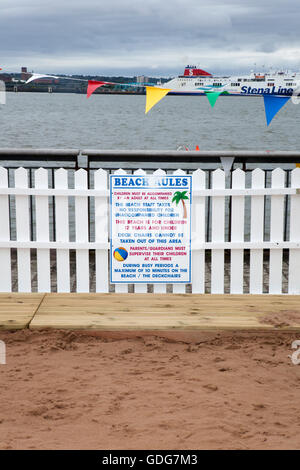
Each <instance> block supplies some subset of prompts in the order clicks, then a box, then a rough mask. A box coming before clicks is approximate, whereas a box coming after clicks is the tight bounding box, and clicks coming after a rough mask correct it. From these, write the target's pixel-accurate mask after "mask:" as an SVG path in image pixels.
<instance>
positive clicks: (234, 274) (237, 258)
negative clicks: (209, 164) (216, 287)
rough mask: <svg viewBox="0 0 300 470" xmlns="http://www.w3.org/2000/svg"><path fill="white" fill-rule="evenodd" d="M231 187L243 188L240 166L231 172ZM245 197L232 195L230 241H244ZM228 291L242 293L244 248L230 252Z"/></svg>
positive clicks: (243, 173) (243, 179)
mask: <svg viewBox="0 0 300 470" xmlns="http://www.w3.org/2000/svg"><path fill="white" fill-rule="evenodd" d="M232 188H234V189H244V188H245V172H244V171H242V170H241V169H240V168H238V169H237V170H235V171H234V172H233V173H232ZM244 219H245V198H244V196H233V197H232V207H231V242H244ZM230 256H231V258H230V293H231V294H242V293H243V289H244V283H243V281H244V250H242V249H241V250H232V251H231V254H230Z"/></svg>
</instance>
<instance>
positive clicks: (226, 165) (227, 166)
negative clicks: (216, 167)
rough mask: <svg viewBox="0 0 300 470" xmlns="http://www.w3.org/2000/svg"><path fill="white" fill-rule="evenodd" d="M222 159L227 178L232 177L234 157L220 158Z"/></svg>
mask: <svg viewBox="0 0 300 470" xmlns="http://www.w3.org/2000/svg"><path fill="white" fill-rule="evenodd" d="M220 159H221V163H222V166H223V170H224V172H225V175H226V176H227V175H230V170H231V168H232V165H233V162H234V157H220Z"/></svg>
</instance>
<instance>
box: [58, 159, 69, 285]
mask: <svg viewBox="0 0 300 470" xmlns="http://www.w3.org/2000/svg"><path fill="white" fill-rule="evenodd" d="M54 186H55V189H68V172H67V170H64V169H63V168H60V169H59V170H56V171H55V175H54ZM55 221H56V224H55V233H56V241H58V242H64V243H68V242H69V201H68V196H56V197H55ZM56 273H57V292H70V251H69V249H67V248H66V249H64V248H63V249H58V250H56Z"/></svg>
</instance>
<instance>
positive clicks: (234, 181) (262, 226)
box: [0, 155, 300, 294]
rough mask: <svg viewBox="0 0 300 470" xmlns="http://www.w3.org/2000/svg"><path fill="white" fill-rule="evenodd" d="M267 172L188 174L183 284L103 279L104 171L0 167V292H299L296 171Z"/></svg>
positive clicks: (105, 239) (106, 276)
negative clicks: (187, 258) (187, 281)
mask: <svg viewBox="0 0 300 470" xmlns="http://www.w3.org/2000/svg"><path fill="white" fill-rule="evenodd" d="M299 161H300V155H299ZM127 171H128V170H127ZM143 171H144V170H137V171H136V172H135V173H138V174H141V173H142V172H143ZM118 173H120V174H125V173H126V171H124V170H118ZM164 173H165V171H164V170H156V171H155V172H154V174H164ZM176 173H177V174H184V171H182V170H177V172H176ZM269 173H270V176H271V177H270V181H267V179H266V171H264V170H262V169H255V170H253V171H251V172H250V173H248V180H247V178H246V176H247V174H246V172H244V171H243V170H242V169H240V168H238V169H236V170H234V171H233V172H232V175H231V178H230V180H228V179H227V180H226V175H225V173H224V171H223V170H221V169H216V170H214V171H212V172H211V181H208V178H207V175H206V173H205V171H203V170H201V169H197V170H195V171H193V172H190V174H192V179H193V185H192V187H193V194H192V283H191V285H188V286H185V285H180V284H178V285H175V284H174V285H171V284H170V285H166V284H154V285H147V284H145V285H143V284H141V285H127V284H124V285H120V284H116V285H110V283H109V269H110V267H109V229H108V226H109V224H108V217H109V210H110V208H109V200H108V194H109V193H108V180H109V178H108V175H109V171H108V170H106V169H97V170H94V172H93V178H92V179H89V173H88V171H87V170H85V169H79V170H76V171H74V170H73V172H72V174H70V171H69V170H66V169H63V168H60V169H57V170H56V171H54V172H53V178H52V177H51V176H52V175H51V174H49V171H48V170H47V169H45V168H40V169H37V170H27V169H25V168H18V169H15V170H10V171H9V172H8V170H7V169H6V168H3V167H1V168H0V263H1V271H0V291H2V292H10V291H20V292H31V291H38V292H50V291H57V292H70V291H71V292H72V291H76V292H90V291H96V292H109V291H113V290H115V291H116V292H133V291H134V292H152V291H154V292H167V291H168V292H169V291H170V290H172V291H173V292H176V293H183V292H186V291H188V292H194V293H204V292H211V293H224V292H231V293H234V294H241V293H252V294H261V293H264V292H269V293H272V294H281V293H289V294H299V293H300V276H299V273H300V217H299V213H300V194H299V188H300V168H296V169H294V170H292V171H290V172H289V175H290V178H287V174H288V172H287V171H285V170H283V169H279V168H277V169H275V170H273V171H272V172H269ZM226 183H227V184H230V187H226Z"/></svg>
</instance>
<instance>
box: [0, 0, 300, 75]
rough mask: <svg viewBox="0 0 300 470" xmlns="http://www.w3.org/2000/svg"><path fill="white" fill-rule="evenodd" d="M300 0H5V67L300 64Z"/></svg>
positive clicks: (239, 68)
mask: <svg viewBox="0 0 300 470" xmlns="http://www.w3.org/2000/svg"><path fill="white" fill-rule="evenodd" d="M299 19H300V2H299V0H280V1H279V0H229V1H228V2H225V1H221V0H205V1H204V0H130V1H128V2H127V1H125V0H105V1H104V0H51V1H50V0H0V39H1V43H0V52H1V54H0V67H1V66H2V67H3V69H5V68H6V69H7V70H11V71H18V70H19V69H20V67H21V66H27V67H28V69H29V70H34V71H35V72H47V73H49V72H52V73H93V74H99V75H142V74H143V75H151V76H170V75H172V76H173V75H178V74H179V73H182V71H183V68H184V66H185V65H186V64H187V63H192V64H194V63H195V64H199V65H200V66H201V67H203V68H204V69H208V71H210V72H212V73H234V72H249V71H250V69H253V68H254V63H256V64H257V66H256V68H257V69H259V68H261V67H262V66H263V65H265V66H266V68H269V67H270V66H273V67H275V68H278V67H283V68H290V69H293V70H300V28H299V23H300V22H299Z"/></svg>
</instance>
